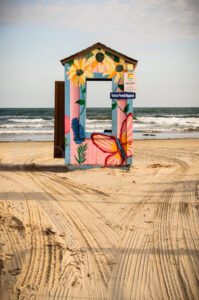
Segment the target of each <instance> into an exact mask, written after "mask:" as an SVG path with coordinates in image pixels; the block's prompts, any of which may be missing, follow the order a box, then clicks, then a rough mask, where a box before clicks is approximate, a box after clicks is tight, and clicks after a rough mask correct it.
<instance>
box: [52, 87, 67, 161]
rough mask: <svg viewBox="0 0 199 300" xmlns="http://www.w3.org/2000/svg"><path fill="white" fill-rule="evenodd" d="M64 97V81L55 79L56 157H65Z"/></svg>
mask: <svg viewBox="0 0 199 300" xmlns="http://www.w3.org/2000/svg"><path fill="white" fill-rule="evenodd" d="M64 98H65V85H64V81H55V112H54V116H55V123H54V158H64V157H65V142H64V141H65V130H64V112H65V105H64V102H65V99H64Z"/></svg>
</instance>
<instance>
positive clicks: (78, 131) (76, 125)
mask: <svg viewBox="0 0 199 300" xmlns="http://www.w3.org/2000/svg"><path fill="white" fill-rule="evenodd" d="M71 128H72V130H73V135H74V139H73V140H74V142H75V143H76V144H78V145H79V144H81V143H82V142H84V138H82V136H84V128H83V126H82V125H81V124H80V121H79V119H78V118H73V119H72V123H71Z"/></svg>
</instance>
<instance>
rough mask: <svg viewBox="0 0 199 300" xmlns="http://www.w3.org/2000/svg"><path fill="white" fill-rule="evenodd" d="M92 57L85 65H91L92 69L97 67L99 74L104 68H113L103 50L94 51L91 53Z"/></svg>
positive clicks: (111, 62) (110, 60)
mask: <svg viewBox="0 0 199 300" xmlns="http://www.w3.org/2000/svg"><path fill="white" fill-rule="evenodd" d="M92 53H93V56H91V57H90V58H89V59H88V60H87V63H88V64H90V65H91V67H92V69H95V67H96V66H98V67H99V72H101V73H102V72H104V68H105V67H106V68H107V69H110V68H111V67H112V66H113V61H112V59H111V58H110V57H109V56H108V55H106V53H105V51H104V50H103V49H95V50H93V51H92Z"/></svg>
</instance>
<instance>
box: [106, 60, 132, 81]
mask: <svg viewBox="0 0 199 300" xmlns="http://www.w3.org/2000/svg"><path fill="white" fill-rule="evenodd" d="M126 71H127V65H126V63H125V61H124V60H123V59H121V58H120V59H119V61H118V62H115V61H114V63H113V65H112V67H111V68H110V69H109V70H108V71H107V72H105V73H104V74H103V76H106V75H108V78H113V77H115V80H114V81H115V83H116V82H119V81H120V79H123V74H124V72H126Z"/></svg>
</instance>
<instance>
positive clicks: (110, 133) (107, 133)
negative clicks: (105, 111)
mask: <svg viewBox="0 0 199 300" xmlns="http://www.w3.org/2000/svg"><path fill="white" fill-rule="evenodd" d="M92 133H93V132H85V134H84V138H85V139H90V138H91V135H92ZM102 134H104V135H113V134H112V132H105V133H102Z"/></svg>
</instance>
